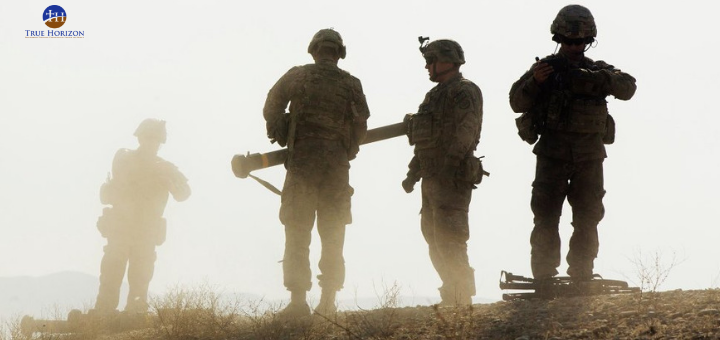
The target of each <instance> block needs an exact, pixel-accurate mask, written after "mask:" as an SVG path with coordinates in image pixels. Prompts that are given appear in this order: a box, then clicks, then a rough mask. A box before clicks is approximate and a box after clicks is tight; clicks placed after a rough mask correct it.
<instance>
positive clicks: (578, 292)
mask: <svg viewBox="0 0 720 340" xmlns="http://www.w3.org/2000/svg"><path fill="white" fill-rule="evenodd" d="M500 289H512V290H526V292H516V293H504V294H503V295H502V299H503V300H505V301H510V300H527V299H547V300H552V299H557V298H561V297H575V296H591V295H605V294H630V293H639V292H640V288H638V287H628V284H627V282H625V281H620V280H607V279H603V278H602V276H600V275H599V274H595V275H593V277H592V279H590V280H573V279H572V278H570V277H569V276H556V277H551V278H548V279H542V280H537V279H532V278H528V277H524V276H520V275H514V274H513V273H509V272H506V271H504V270H503V271H501V272H500ZM527 290H530V291H531V292H527Z"/></svg>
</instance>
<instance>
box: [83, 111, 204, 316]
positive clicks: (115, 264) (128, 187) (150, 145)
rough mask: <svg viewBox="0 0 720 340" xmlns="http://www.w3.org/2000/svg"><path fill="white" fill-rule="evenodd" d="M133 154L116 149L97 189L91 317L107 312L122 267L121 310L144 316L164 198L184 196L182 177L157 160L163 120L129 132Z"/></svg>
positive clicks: (112, 307) (160, 235)
mask: <svg viewBox="0 0 720 340" xmlns="http://www.w3.org/2000/svg"><path fill="white" fill-rule="evenodd" d="M135 136H136V137H137V138H138V144H139V146H138V148H137V149H136V150H128V149H120V150H118V151H117V153H116V154H115V158H114V159H113V164H112V178H109V179H108V181H107V182H105V184H103V185H102V187H101V188H100V201H101V202H102V203H103V204H109V205H112V207H107V208H104V209H103V215H102V216H100V218H99V219H98V223H97V227H98V230H99V231H100V233H101V234H102V236H103V237H105V238H107V245H106V246H105V249H104V250H105V255H104V256H103V259H102V263H101V265H100V289H99V292H98V296H97V302H96V303H95V311H96V312H102V313H105V312H113V311H115V310H116V309H117V306H118V302H119V300H120V286H121V284H122V280H123V277H124V276H125V269H126V268H127V276H128V284H129V286H130V292H129V293H128V298H127V305H126V306H125V310H126V311H131V312H147V309H148V303H147V294H148V286H149V285H150V280H151V279H152V276H153V271H154V269H155V259H156V257H157V256H156V253H155V247H156V246H159V245H161V244H163V242H165V232H166V223H165V219H164V218H163V212H164V211H165V206H166V205H167V201H168V194H172V196H173V198H175V200H177V201H178V202H182V201H184V200H186V199H187V198H188V197H189V196H190V187H189V186H188V184H187V178H185V176H183V174H182V173H180V171H179V170H178V168H177V167H176V166H175V165H173V164H172V163H170V162H168V161H166V160H164V159H162V158H160V157H158V155H157V153H158V150H159V149H160V144H162V143H165V140H166V131H165V121H162V120H157V119H146V120H144V121H143V122H142V123H140V125H139V126H138V128H137V130H136V131H135Z"/></svg>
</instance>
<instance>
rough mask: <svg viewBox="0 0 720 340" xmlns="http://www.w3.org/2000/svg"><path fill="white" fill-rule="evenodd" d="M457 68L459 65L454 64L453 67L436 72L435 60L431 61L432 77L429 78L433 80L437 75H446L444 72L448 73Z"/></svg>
mask: <svg viewBox="0 0 720 340" xmlns="http://www.w3.org/2000/svg"><path fill="white" fill-rule="evenodd" d="M459 69H460V65H458V64H454V66H453V67H451V68H449V69H447V70H445V71H442V72H440V73H438V72H437V61H435V62H433V77H432V78H430V80H432V81H435V80H437V78H438V77H440V76H444V75H446V74H448V73H450V72H453V71H457V70H459Z"/></svg>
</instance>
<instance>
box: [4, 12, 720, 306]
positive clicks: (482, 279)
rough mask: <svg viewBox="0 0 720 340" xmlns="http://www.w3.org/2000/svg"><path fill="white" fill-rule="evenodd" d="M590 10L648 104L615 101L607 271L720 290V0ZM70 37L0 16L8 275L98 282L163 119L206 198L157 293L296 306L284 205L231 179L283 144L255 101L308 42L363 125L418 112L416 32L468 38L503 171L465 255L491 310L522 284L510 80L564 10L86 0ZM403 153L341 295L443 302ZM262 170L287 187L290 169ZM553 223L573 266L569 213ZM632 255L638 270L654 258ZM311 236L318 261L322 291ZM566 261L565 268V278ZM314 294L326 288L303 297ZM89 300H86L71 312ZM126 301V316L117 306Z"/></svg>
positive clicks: (357, 241)
mask: <svg viewBox="0 0 720 340" xmlns="http://www.w3.org/2000/svg"><path fill="white" fill-rule="evenodd" d="M662 3H663V4H660V2H657V3H648V2H646V1H615V0H612V1H610V0H603V1H585V2H583V3H582V4H583V5H585V6H587V7H588V8H590V10H591V11H592V13H593V14H594V16H595V18H596V22H597V25H598V37H597V40H598V42H599V43H598V45H597V46H596V47H595V48H592V49H590V50H589V51H588V52H587V56H589V57H590V58H593V59H596V60H597V59H601V60H605V61H607V62H609V63H610V64H613V65H615V66H616V67H617V68H620V69H622V70H623V71H626V72H628V73H630V74H631V75H633V76H634V77H636V78H637V86H638V90H637V93H636V94H635V97H634V98H633V99H632V100H630V101H628V102H622V101H619V100H616V99H614V98H609V102H610V103H609V105H608V106H609V109H610V112H611V114H612V115H613V117H614V118H615V120H616V122H617V137H616V142H615V144H614V145H611V146H609V147H608V148H607V149H608V154H609V158H608V159H607V160H606V161H605V179H606V184H605V187H606V190H607V195H606V196H605V201H604V202H605V207H606V215H605V219H604V220H603V221H602V222H601V224H600V227H599V230H600V254H599V258H598V259H597V260H596V261H595V264H596V272H598V273H600V274H602V275H603V276H605V277H606V278H616V279H626V280H628V281H633V280H636V278H637V277H636V272H637V270H636V268H635V266H634V265H633V261H635V260H638V259H640V257H643V258H644V257H646V256H647V255H651V254H655V253H660V254H662V256H663V258H662V259H663V261H665V262H666V264H668V265H669V264H670V263H671V262H672V259H673V256H675V259H676V262H679V264H677V265H676V267H675V268H674V269H673V270H672V272H671V275H670V277H669V278H668V280H667V282H666V284H665V285H664V286H662V288H663V289H674V288H682V289H702V288H708V287H717V286H720V247H718V246H717V242H718V239H720V223H719V222H718V209H719V208H720V198H718V195H719V193H718V190H719V189H720V185H719V184H720V179H718V175H717V174H718V171H719V170H720V160H718V155H720V137H718V136H719V135H720V133H719V132H720V131H719V130H720V111H719V110H718V108H717V97H718V93H719V92H720V85H719V84H720V83H719V82H718V79H720V70H719V69H718V67H717V66H716V64H717V63H716V62H713V60H714V59H715V58H716V57H717V56H718V53H717V52H718V46H719V45H718V43H719V42H720V38H718V35H717V33H718V28H717V25H716V24H714V22H715V21H716V15H715V14H714V13H715V11H712V10H710V4H711V3H712V2H711V1H683V2H673V3H672V4H666V2H662ZM52 4H56V5H59V6H61V7H63V8H64V9H65V10H66V11H67V22H66V24H65V25H64V26H63V27H61V28H60V29H59V30H80V31H84V34H85V35H84V38H82V39H28V38H26V37H25V35H26V30H37V31H47V30H49V28H47V27H46V26H45V25H44V23H43V21H42V18H41V14H42V13H43V10H44V9H45V8H46V7H48V6H49V5H51V3H47V2H38V1H5V2H2V4H0V13H3V20H2V21H0V51H2V57H0V58H2V61H1V62H0V276H4V277H8V276H19V275H33V276H35V275H45V274H50V273H54V272H58V271H80V272H84V273H89V274H92V275H98V273H99V267H100V259H101V257H102V254H103V253H102V247H103V245H104V244H105V240H104V239H103V238H102V237H101V236H100V234H99V233H98V231H97V230H96V228H95V222H96V220H97V217H98V216H99V215H100V213H101V211H102V205H101V204H100V202H99V197H98V192H99V188H100V185H101V184H102V183H103V181H104V180H105V177H106V176H107V174H108V172H109V171H110V166H111V162H112V158H113V155H114V154H115V151H116V150H117V149H119V148H135V147H136V146H137V141H136V139H135V138H134V137H133V136H132V133H133V131H134V130H135V128H136V126H137V125H138V124H139V123H140V121H142V120H143V119H144V118H147V117H155V118H160V119H164V120H167V128H168V141H167V144H166V145H164V146H163V148H162V149H161V150H160V155H161V156H162V157H164V158H165V159H167V160H170V161H171V162H173V163H175V164H176V165H177V166H178V167H179V168H180V170H181V171H182V172H184V173H185V175H186V176H187V177H188V178H189V179H190V185H191V187H192V189H193V195H192V196H191V197H190V199H189V200H188V201H186V202H182V203H177V202H174V201H170V203H169V204H168V207H167V209H166V214H165V216H166V218H167V220H168V238H167V242H166V243H165V244H164V245H163V246H161V247H159V248H158V249H157V252H158V260H157V266H156V272H155V278H154V279H153V281H152V283H151V287H150V289H151V291H153V292H155V293H162V292H163V291H165V289H166V288H167V287H169V286H173V285H176V284H180V285H188V286H192V285H196V284H200V283H209V284H212V285H216V286H218V287H221V288H222V289H225V290H228V291H237V292H247V293H254V294H259V295H264V296H266V297H267V298H269V299H275V298H285V297H286V296H287V295H288V293H287V292H286V291H285V288H284V287H283V285H282V270H281V264H280V263H279V262H278V261H280V260H281V259H282V256H283V246H284V233H283V227H282V226H281V224H280V222H279V221H278V217H277V215H278V208H279V203H280V200H279V197H278V196H276V195H274V194H272V193H271V192H269V191H267V190H266V189H264V188H263V187H261V186H260V185H258V184H257V183H255V182H254V181H252V180H251V179H245V180H241V179H237V178H235V177H234V176H233V175H232V172H231V170H230V159H231V158H232V156H233V155H234V154H236V153H245V152H248V151H250V152H267V151H272V150H276V149H277V145H271V144H270V143H269V142H268V140H267V138H266V136H265V122H264V120H263V118H262V106H263V104H264V101H265V96H266V94H267V91H268V90H269V89H270V87H271V86H272V85H273V84H274V83H275V81H276V80H277V79H278V78H279V77H280V76H281V75H282V74H283V73H285V72H286V71H287V70H288V69H289V68H291V67H292V66H295V65H301V64H305V63H309V62H311V61H312V59H311V57H310V55H308V54H307V53H306V51H307V45H308V43H309V41H310V39H311V37H312V35H313V34H314V33H315V32H316V31H317V30H319V29H321V28H328V27H334V28H335V29H337V30H338V31H339V32H340V33H341V34H342V36H343V38H344V39H345V44H346V45H347V59H345V60H341V61H340V64H339V65H340V67H341V68H343V69H345V70H348V71H349V72H351V73H352V74H353V75H355V76H357V77H358V78H360V79H361V81H362V84H363V87H364V89H365V93H366V96H367V100H368V104H369V106H370V111H371V115H372V116H371V118H370V120H369V121H368V124H369V126H370V127H371V128H373V127H378V126H383V125H388V124H393V123H397V122H399V121H401V120H402V117H403V116H404V115H405V114H406V113H412V112H415V111H416V109H417V107H418V105H419V103H420V102H421V101H422V99H423V97H424V94H425V93H426V92H427V91H428V90H429V89H430V88H431V87H432V86H433V83H431V82H430V81H429V80H428V79H427V71H426V70H425V69H424V61H423V59H422V58H421V56H420V54H419V51H418V41H417V37H418V36H419V35H424V36H430V37H431V38H432V39H439V38H450V39H454V40H457V41H458V42H459V43H460V44H461V45H462V47H463V48H464V50H465V58H466V60H467V63H466V64H465V65H464V66H463V67H462V68H461V71H462V72H463V74H464V76H465V77H466V78H468V79H470V80H472V81H474V82H475V83H476V84H478V85H479V86H480V88H481V89H482V92H483V96H484V100H485V105H484V112H485V116H484V123H483V134H482V139H481V142H480V146H479V150H478V151H477V155H485V156H486V158H485V161H484V165H485V168H486V170H487V171H489V172H490V173H491V176H490V177H489V178H486V179H485V181H484V182H483V183H482V185H481V186H480V188H478V189H477V190H475V191H474V192H473V201H472V203H471V206H470V209H471V211H470V222H471V238H470V242H469V256H470V262H471V265H472V266H473V267H474V268H475V270H476V282H477V289H478V296H477V297H478V298H490V299H500V295H501V291H500V289H499V288H498V279H499V274H500V271H501V270H508V271H511V272H514V273H516V274H525V275H530V265H529V252H530V246H529V235H530V231H531V229H532V214H531V211H530V206H529V202H530V190H531V186H530V185H531V182H532V179H533V176H534V171H535V168H534V167H535V157H534V155H533V154H532V152H531V148H532V147H531V146H529V145H527V144H525V143H524V142H522V141H521V140H520V138H519V137H518V136H517V134H516V129H515V125H514V118H515V117H516V116H517V115H516V114H514V113H513V112H512V110H511V109H510V106H509V104H508V92H509V90H510V86H511V85H512V83H513V82H514V81H515V80H516V79H517V78H519V77H520V75H522V73H523V72H525V71H526V70H527V69H528V68H529V67H530V65H531V64H532V63H533V61H534V58H535V56H539V57H543V56H545V55H548V54H551V53H553V51H554V49H555V43H554V42H552V41H551V40H550V38H551V35H550V33H549V26H550V23H551V22H552V20H553V18H554V17H555V15H556V14H557V12H558V10H559V9H560V8H562V7H563V6H564V5H567V4H569V3H568V2H566V1H530V0H528V1H477V0H475V1H447V2H437V1H432V2H431V1H384V2H382V4H381V5H380V4H379V2H378V4H376V3H375V2H368V1H366V2H360V1H358V2H343V3H342V6H340V5H339V4H340V2H337V1H263V2H241V1H203V2H198V1H152V2H148V1H125V2H122V4H121V3H117V2H110V3H109V2H101V1H72V0H66V1H62V2H58V3H52ZM411 156H412V148H411V147H410V146H409V145H408V143H407V139H406V138H404V137H399V138H396V139H393V140H389V141H384V142H379V143H376V144H371V145H366V146H364V147H363V148H362V149H361V151H360V154H359V155H358V158H357V159H356V160H354V161H353V162H352V168H351V184H352V185H353V187H354V188H355V196H354V197H353V217H354V223H353V224H352V225H350V226H349V227H348V230H347V238H346V246H345V260H346V265H347V280H346V285H345V289H344V290H343V291H342V292H341V293H340V298H341V299H348V298H353V297H354V296H356V295H357V296H359V297H374V296H375V295H376V290H382V289H383V288H382V287H383V286H391V285H392V284H393V283H394V282H397V284H398V285H399V286H400V287H401V291H402V294H403V295H408V296H415V297H418V300H417V301H416V303H417V304H426V303H427V301H426V299H425V297H426V296H431V297H436V296H437V294H438V293H437V290H436V289H437V287H438V286H439V285H440V280H439V278H438V277H437V274H436V272H435V270H434V269H433V267H432V265H431V263H430V259H429V257H428V254H427V246H426V244H425V241H424V240H423V238H422V235H421V233H420V218H419V215H418V212H419V210H420V193H419V190H416V191H415V192H413V193H412V194H409V195H408V194H405V193H404V192H403V190H402V188H401V186H400V182H401V181H402V180H403V179H404V176H405V173H406V171H407V163H408V161H409V160H410V158H411ZM255 174H256V175H258V176H260V177H262V178H265V179H267V180H269V181H270V182H272V183H274V184H275V185H277V186H280V185H282V181H283V179H284V174H285V172H284V168H282V167H281V166H280V167H275V168H273V169H266V170H261V171H257V172H256V173H255ZM564 212H565V215H564V216H563V219H562V221H561V233H562V236H563V258H564V255H565V253H566V251H567V248H566V246H567V242H568V240H569V234H570V232H571V231H572V227H571V226H570V216H571V214H570V211H569V206H567V205H566V206H565V209H564ZM638 253H642V254H643V255H642V256H640V255H638ZM318 257H319V238H318V237H317V234H316V232H315V234H314V237H313V244H312V251H311V260H312V263H313V271H314V273H313V274H314V275H315V274H317V260H318ZM565 269H566V265H565V264H563V265H562V266H561V268H560V270H561V272H564V271H565ZM311 294H313V295H314V296H318V295H319V288H318V287H317V285H316V281H315V283H314V287H313V290H312V292H311ZM78 303H80V302H78ZM121 305H122V303H121Z"/></svg>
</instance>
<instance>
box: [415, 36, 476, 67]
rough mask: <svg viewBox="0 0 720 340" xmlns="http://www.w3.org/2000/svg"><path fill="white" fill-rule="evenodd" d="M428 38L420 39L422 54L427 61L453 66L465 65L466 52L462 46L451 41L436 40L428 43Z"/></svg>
mask: <svg viewBox="0 0 720 340" xmlns="http://www.w3.org/2000/svg"><path fill="white" fill-rule="evenodd" d="M429 39H430V38H428V37H422V36H420V37H418V41H419V42H420V53H422V55H423V57H424V58H425V59H426V60H433V61H441V62H447V63H453V64H460V65H462V64H465V52H464V51H463V49H462V47H461V46H460V44H458V43H457V42H456V41H454V40H450V39H440V40H435V41H433V42H431V43H429V44H428V43H427V40H429Z"/></svg>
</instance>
